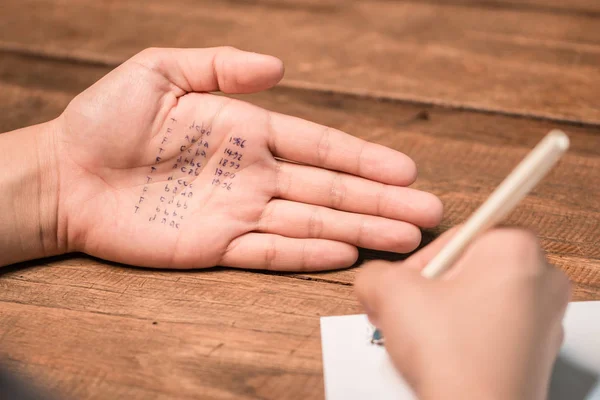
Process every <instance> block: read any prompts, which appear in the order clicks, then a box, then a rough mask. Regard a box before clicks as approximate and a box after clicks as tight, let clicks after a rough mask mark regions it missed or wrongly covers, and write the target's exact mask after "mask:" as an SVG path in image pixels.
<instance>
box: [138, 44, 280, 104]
mask: <svg viewBox="0 0 600 400" xmlns="http://www.w3.org/2000/svg"><path fill="white" fill-rule="evenodd" d="M132 61H134V62H137V63H138V64H141V65H143V66H145V67H147V68H149V69H151V70H153V71H156V72H157V73H159V74H161V75H163V76H164V77H165V78H167V80H169V82H171V83H173V84H174V85H175V86H177V87H178V88H179V89H181V90H182V91H183V92H185V93H189V92H214V91H221V92H224V93H253V92H258V91H261V90H265V89H268V88H270V87H273V86H275V85H276V84H277V83H278V82H279V81H280V80H281V78H283V73H284V68H283V63H282V62H281V60H279V59H278V58H276V57H272V56H268V55H264V54H258V53H251V52H247V51H242V50H238V49H236V48H233V47H213V48H207V49H161V48H150V49H146V50H144V51H142V52H140V53H138V54H137V55H135V56H134V57H133V58H132ZM185 93H182V94H181V95H183V94H185Z"/></svg>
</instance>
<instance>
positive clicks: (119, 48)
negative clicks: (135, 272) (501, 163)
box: [0, 0, 600, 124]
mask: <svg viewBox="0 0 600 400" xmlns="http://www.w3.org/2000/svg"><path fill="white" fill-rule="evenodd" d="M514 3H515V2H514V1H513V2H510V1H505V2H500V1H495V2H485V1H464V2H460V1H459V2H458V3H457V2H445V1H437V2H417V1H410V2H402V1H400V2H394V1H385V0H380V1H375V0H372V1H368V2H361V1H353V2H347V1H343V0H329V1H325V2H318V1H300V0H297V1H285V2H277V1H241V0H239V1H234V0H229V1H219V2H215V1H210V0H203V1H191V0H175V1H169V2H163V1H160V0H151V1H145V2H139V1H137V2H136V1H129V2H97V1H93V0H69V1H67V0H62V1H58V2H57V1H50V0H5V1H4V6H3V13H2V16H0V38H2V39H0V48H2V49H5V50H11V51H14V52H21V53H36V54H43V55H46V56H51V57H63V58H66V59H72V60H78V61H80V62H81V61H85V62H94V63H99V64H105V65H109V66H114V65H116V64H118V63H120V62H122V61H123V60H125V59H126V58H128V57H129V56H131V55H132V54H134V53H136V52H137V51H139V50H141V49H143V48H145V47H148V46H178V47H206V46H217V45H223V44H228V45H234V46H238V47H240V48H244V49H250V50H254V51H259V52H265V53H269V54H273V55H276V56H279V57H281V58H282V59H283V60H284V61H285V62H286V64H287V78H286V79H285V80H284V84H285V85H287V86H290V87H299V88H309V89H319V90H334V91H337V92H343V93H353V94H366V95H369V96H375V97H382V98H392V99H400V100H409V101H414V102H424V103H431V104H441V105H450V106H454V107H463V108H468V109H476V110H487V111H496V112H502V113H508V114H516V115H525V116H535V117H540V118H550V119H561V120H568V121H576V122H585V123H590V124H598V123H600V106H599V105H598V102H597V93H600V79H599V78H600V15H598V13H597V3H593V2H592V1H587V2H586V1H579V2H577V4H578V6H573V7H572V8H571V6H570V4H571V3H569V6H560V5H559V4H561V3H560V2H559V1H557V0H556V1H552V2H551V3H548V4H550V5H549V6H548V5H547V6H544V4H546V2H542V1H537V0H531V1H529V2H528V3H526V4H528V5H529V7H527V8H523V7H515V6H514ZM493 4H496V5H498V4H499V5H503V6H502V7H497V6H496V7H491V6H490V5H493ZM594 4H596V5H594ZM548 7H550V9H551V10H557V7H558V11H557V12H549V11H548ZM560 8H562V9H577V10H589V11H590V12H578V13H568V12H560ZM32 26H34V27H35V29H32ZM117 27H118V28H117Z"/></svg>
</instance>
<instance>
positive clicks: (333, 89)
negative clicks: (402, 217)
mask: <svg viewBox="0 0 600 400" xmlns="http://www.w3.org/2000/svg"><path fill="white" fill-rule="evenodd" d="M409 2H410V1H409ZM430 2H432V3H435V0H431V1H430ZM599 15H600V12H599ZM0 53H5V54H11V55H18V56H24V57H29V58H32V59H38V60H44V61H50V62H68V63H72V64H76V65H87V66H94V67H108V68H111V69H114V68H116V67H117V66H119V65H120V64H122V63H123V62H124V61H126V60H122V59H120V58H117V57H110V56H98V55H97V54H94V53H91V52H85V51H84V52H82V51H69V52H61V51H56V49H54V50H53V51H46V50H44V49H43V48H31V47H28V46H22V45H19V44H15V43H11V42H5V41H2V40H0ZM277 86H278V87H284V88H289V89H297V90H304V91H312V92H317V93H325V94H329V93H334V94H340V95H344V96H348V97H354V98H359V99H367V100H369V99H370V100H375V101H382V102H390V103H404V104H411V105H417V106H436V107H440V108H444V109H447V110H456V111H472V112H478V113H482V114H488V115H500V116H505V117H515V118H523V119H531V120H536V121H546V122H555V123H561V124H568V125H572V126H578V127H589V128H597V127H600V123H594V122H587V121H583V120H581V119H576V118H559V117H555V116H553V115H552V114H549V113H544V112H539V113H529V112H520V113H517V112H512V111H507V110H505V109H503V108H502V107H500V108H494V107H476V106H472V105H469V104H464V103H461V102H455V101H447V100H443V99H436V98H428V97H423V98H418V97H410V96H402V95H399V94H395V93H390V92H385V91H378V90H371V89H357V88H350V89H348V88H344V87H341V86H337V85H327V84H320V83H310V82H305V81H301V80H294V79H286V78H284V79H283V81H282V82H281V83H279V84H278V85H277Z"/></svg>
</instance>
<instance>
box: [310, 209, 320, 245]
mask: <svg viewBox="0 0 600 400" xmlns="http://www.w3.org/2000/svg"><path fill="white" fill-rule="evenodd" d="M308 235H309V237H312V238H321V237H322V235H323V218H322V216H321V211H320V210H319V207H313V209H312V212H311V215H310V219H309V221H308Z"/></svg>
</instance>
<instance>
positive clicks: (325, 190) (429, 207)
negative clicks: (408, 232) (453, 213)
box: [275, 161, 443, 227]
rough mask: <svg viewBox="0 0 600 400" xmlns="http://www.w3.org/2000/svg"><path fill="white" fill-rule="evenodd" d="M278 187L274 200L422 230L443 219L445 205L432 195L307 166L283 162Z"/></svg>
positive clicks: (280, 167)
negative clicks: (400, 222) (284, 200)
mask: <svg viewBox="0 0 600 400" xmlns="http://www.w3.org/2000/svg"><path fill="white" fill-rule="evenodd" d="M276 186H277V187H276V189H275V190H276V193H275V197H279V198H283V199H287V200H291V201H298V202H301V203H308V204H314V205H320V206H324V207H330V208H334V209H338V210H343V211H349V212H355V213H361V214H369V215H377V216H381V217H385V218H391V219H395V220H400V221H405V222H409V223H411V224H414V225H418V226H422V227H432V226H435V225H437V224H438V223H439V222H440V220H441V218H442V212H443V207H442V203H441V202H440V200H439V199H438V198H437V197H436V196H434V195H432V194H430V193H426V192H422V191H419V190H415V189H411V188H405V187H400V186H392V185H386V184H383V183H380V182H374V181H372V180H369V179H365V178H361V177H358V176H353V175H349V174H344V173H340V172H335V171H328V170H325V169H321V168H316V167H311V166H307V165H298V164H292V163H287V162H281V161H280V162H279V166H278V170H277V185H276Z"/></svg>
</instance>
